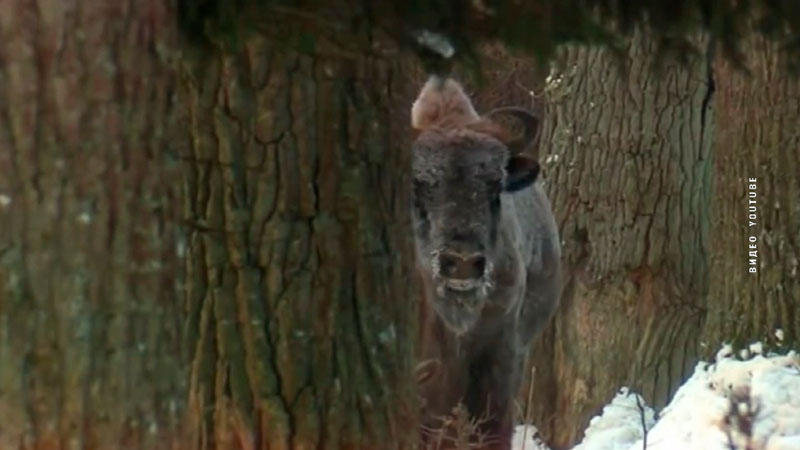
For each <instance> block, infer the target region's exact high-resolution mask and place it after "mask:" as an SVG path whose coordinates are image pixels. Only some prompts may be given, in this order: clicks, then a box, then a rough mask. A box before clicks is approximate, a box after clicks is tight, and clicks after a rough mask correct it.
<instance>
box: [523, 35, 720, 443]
mask: <svg viewBox="0 0 800 450" xmlns="http://www.w3.org/2000/svg"><path fill="white" fill-rule="evenodd" d="M655 52H656V48H655V45H654V44H653V43H652V41H651V40H649V39H648V38H647V36H646V35H645V34H642V33H639V34H637V35H636V36H635V37H634V39H632V40H631V42H630V45H629V47H628V49H627V55H626V57H625V60H624V64H625V65H626V67H625V68H626V69H627V78H625V77H624V76H623V75H622V74H621V73H620V72H619V71H618V70H617V69H616V66H615V61H614V59H612V56H611V54H610V53H609V52H608V51H605V50H601V49H596V48H585V47H582V48H569V49H567V51H566V52H565V54H564V59H563V64H562V67H563V69H562V70H561V74H560V75H556V76H555V77H552V78H551V80H550V82H549V84H548V87H547V91H546V94H547V95H546V96H547V103H548V104H547V113H546V117H545V125H544V132H543V136H542V147H543V148H542V155H541V158H542V160H543V161H544V165H543V168H544V177H545V180H546V186H547V190H548V193H549V195H550V198H551V199H552V202H553V206H554V209H555V211H556V216H557V218H558V221H559V228H560V230H561V234H562V240H563V242H564V249H565V251H564V257H563V262H564V264H565V266H566V267H565V268H566V270H565V273H566V276H565V283H566V284H565V292H564V295H563V297H562V304H561V307H560V310H559V312H558V313H557V316H556V318H555V320H554V322H553V324H552V326H551V327H549V329H548V330H546V331H545V333H544V335H543V336H542V337H541V339H540V340H539V342H538V343H537V345H536V346H535V348H534V349H533V352H532V360H533V361H532V362H533V366H534V367H535V368H536V375H535V386H534V395H533V404H532V405H531V408H532V412H533V414H532V415H531V416H532V420H533V421H534V423H536V424H537V426H539V427H540V428H541V429H542V431H543V433H544V434H545V436H547V437H548V438H549V441H550V442H551V443H552V445H553V446H554V447H555V448H561V447H566V446H569V445H571V444H572V443H574V442H575V441H576V440H579V439H580V438H581V435H582V430H583V429H584V428H585V427H586V425H587V424H588V421H589V419H590V418H591V417H592V416H593V415H594V414H596V413H597V412H599V410H600V408H601V407H602V406H603V405H604V404H605V403H606V402H608V401H609V400H610V399H611V398H612V397H613V395H614V393H615V391H616V390H617V389H619V388H620V387H621V386H626V385H627V386H632V387H633V388H634V389H636V390H638V391H640V392H642V393H643V395H644V397H645V399H646V400H647V401H648V403H649V404H651V405H653V406H656V407H660V406H663V405H664V404H665V403H666V401H667V400H668V399H669V396H670V394H671V393H672V392H673V391H674V389H675V388H676V387H677V386H678V385H679V384H680V383H681V381H682V379H683V378H682V377H683V376H684V375H686V374H687V372H689V371H691V370H692V369H693V367H694V363H695V359H696V357H697V355H698V349H699V334H700V330H701V325H702V323H703V319H704V303H703V302H704V298H705V295H706V293H707V290H708V272H709V268H708V255H709V251H710V241H709V232H708V230H709V219H710V215H709V212H708V211H709V200H710V196H711V184H710V180H711V175H712V171H711V170H712V164H711V158H710V152H711V139H712V129H711V126H710V124H711V111H710V110H709V109H708V102H709V100H710V96H711V91H710V86H709V83H708V82H707V80H708V78H709V72H708V71H709V68H708V65H707V63H706V62H705V61H704V60H702V59H698V60H693V61H691V62H690V64H689V66H688V67H684V68H681V67H677V66H667V67H665V68H664V69H663V72H662V74H661V77H657V76H656V75H655V73H654V72H653V70H652V67H651V66H650V64H651V63H652V61H653V57H654V56H655Z"/></svg>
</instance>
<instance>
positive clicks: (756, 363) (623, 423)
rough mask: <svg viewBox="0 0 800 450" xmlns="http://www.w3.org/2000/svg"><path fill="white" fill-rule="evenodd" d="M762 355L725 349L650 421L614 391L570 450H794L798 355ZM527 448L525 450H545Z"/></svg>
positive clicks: (637, 403) (630, 398)
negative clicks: (582, 437)
mask: <svg viewBox="0 0 800 450" xmlns="http://www.w3.org/2000/svg"><path fill="white" fill-rule="evenodd" d="M762 351H763V347H762V346H761V345H760V344H754V345H751V346H750V348H749V349H748V350H747V351H746V352H745V353H744V354H740V355H738V356H739V357H743V358H748V359H745V360H740V359H737V357H736V356H735V355H733V354H732V353H733V352H732V351H731V349H730V347H729V346H726V347H723V349H722V350H720V352H719V353H718V354H717V360H716V362H715V363H705V362H701V363H698V364H697V366H696V367H695V371H694V374H693V375H692V377H691V378H690V379H689V380H687V381H686V383H684V384H683V386H681V388H680V389H678V391H677V392H676V393H675V396H674V397H673V399H672V401H671V402H670V404H669V405H667V407H666V408H664V410H662V411H661V412H660V414H659V418H658V419H657V420H656V419H654V414H653V411H652V410H651V409H650V408H648V407H646V406H645V405H644V402H643V401H642V400H641V398H640V397H639V396H638V395H636V394H633V393H630V392H628V390H627V389H624V388H623V389H621V390H620V392H619V393H618V394H617V396H616V397H615V398H614V399H613V400H612V401H611V403H609V404H608V405H607V406H606V407H605V408H603V411H602V413H601V415H599V416H597V417H595V418H594V419H592V421H591V423H590V425H589V428H588V429H587V430H586V432H585V437H584V440H583V442H582V443H581V444H580V445H578V446H576V447H575V448H574V449H573V450H643V449H646V450H731V449H736V450H800V355H798V354H797V353H795V352H790V353H789V354H787V355H783V356H780V355H774V354H770V355H762V354H761V352H762ZM752 355H754V356H752ZM751 356H752V357H751ZM643 422H644V424H645V427H643V426H642V423H643ZM524 429H525V428H524V427H522V426H520V427H517V430H516V431H517V434H516V435H515V437H514V444H515V445H514V450H522V446H521V443H522V436H521V435H520V434H521V432H522V431H523V430H524ZM645 429H646V430H647V432H646V433H645ZM533 430H534V433H531V432H530V430H529V431H528V433H529V434H535V428H533ZM528 441H529V443H528V444H526V447H525V450H546V449H547V447H546V446H544V445H542V446H539V447H531V445H530V438H528ZM645 442H646V447H645Z"/></svg>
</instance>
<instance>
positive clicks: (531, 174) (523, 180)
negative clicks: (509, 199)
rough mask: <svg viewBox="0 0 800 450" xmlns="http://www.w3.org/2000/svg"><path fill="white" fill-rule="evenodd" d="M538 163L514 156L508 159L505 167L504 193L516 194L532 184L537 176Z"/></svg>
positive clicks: (521, 156) (528, 158) (527, 157)
mask: <svg viewBox="0 0 800 450" xmlns="http://www.w3.org/2000/svg"><path fill="white" fill-rule="evenodd" d="M539 170H540V167H539V162H538V161H536V160H535V159H533V158H531V157H529V156H524V155H514V156H512V157H510V158H509V159H508V164H507V165H506V185H505V191H506V192H516V191H519V190H522V189H525V188H526V187H528V186H530V185H532V184H533V182H534V181H536V178H537V177H538V176H539Z"/></svg>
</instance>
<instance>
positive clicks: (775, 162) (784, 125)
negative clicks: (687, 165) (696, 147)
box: [704, 37, 800, 352]
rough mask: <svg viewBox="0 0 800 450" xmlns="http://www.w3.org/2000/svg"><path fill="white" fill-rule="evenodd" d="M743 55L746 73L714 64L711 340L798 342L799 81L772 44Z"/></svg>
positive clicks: (758, 42)
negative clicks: (751, 195) (714, 120)
mask: <svg viewBox="0 0 800 450" xmlns="http://www.w3.org/2000/svg"><path fill="white" fill-rule="evenodd" d="M745 54H746V55H747V60H746V61H744V63H745V65H746V66H747V67H748V69H749V70H750V74H749V75H748V74H746V73H744V72H742V71H739V70H736V69H735V68H734V67H731V65H730V64H728V63H725V62H723V61H719V62H717V64H716V66H715V78H716V81H717V82H716V85H717V93H716V94H715V96H716V100H715V102H714V107H715V109H716V110H717V111H716V113H715V115H716V117H717V131H716V135H715V143H714V151H715V154H714V158H715V162H714V165H715V188H714V202H713V206H714V208H713V217H714V226H713V228H712V235H713V239H712V249H713V251H712V270H711V284H712V286H714V289H713V292H712V294H711V296H710V298H709V302H708V304H709V314H708V324H707V330H706V337H705V339H704V340H705V341H707V342H709V343H715V344H719V343H720V342H722V341H728V342H731V341H732V342H733V343H734V344H736V346H747V345H748V344H750V343H751V342H754V341H759V340H760V341H762V342H764V343H766V344H768V345H769V346H770V347H772V348H775V349H779V348H781V347H783V348H792V347H793V348H798V346H800V277H798V261H799V259H798V258H800V207H798V200H797V199H798V198H800V181H798V180H800V178H798V173H800V135H798V131H797V124H798V123H800V82H798V81H797V77H796V76H795V75H792V74H790V73H789V72H788V71H787V69H786V67H785V66H784V63H785V59H784V56H782V55H781V54H780V53H779V51H778V49H777V48H776V46H775V45H774V44H770V43H768V42H766V41H764V40H763V39H760V38H755V37H753V38H750V39H749V40H748V42H747V45H746V47H745ZM751 178H752V179H755V181H751ZM751 185H755V186H754V187H755V189H750V187H751ZM750 192H753V193H754V196H753V197H750V194H749V193H750ZM751 199H752V200H753V203H750V202H749V201H750V200H751ZM751 206H754V207H755V208H754V209H753V210H750V207H751ZM750 214H754V215H755V216H754V217H755V218H754V219H751V218H750V217H749V216H750ZM751 221H752V222H753V223H754V224H753V225H752V226H751V225H750V222H751ZM751 239H754V240H755V242H751ZM751 244H753V246H754V248H751V247H750V245H751ZM750 252H755V253H754V254H752V255H751V254H750ZM751 259H752V260H754V262H755V264H754V265H751V264H750V260H751ZM751 267H752V268H754V269H755V270H756V272H755V273H752V272H750V269H751ZM779 329H780V330H781V331H782V333H783V334H782V336H783V338H782V339H779V336H780V333H778V335H776V330H779ZM708 351H710V352H713V351H716V348H708Z"/></svg>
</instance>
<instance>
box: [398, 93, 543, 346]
mask: <svg viewBox="0 0 800 450" xmlns="http://www.w3.org/2000/svg"><path fill="white" fill-rule="evenodd" d="M501 112H504V113H510V115H512V116H515V117H517V118H518V119H520V120H521V122H522V123H523V124H524V125H525V132H524V133H523V136H522V137H521V138H519V139H510V138H509V136H508V132H507V130H506V129H504V128H503V127H502V126H501V125H500V124H498V123H495V122H492V121H490V120H489V119H488V118H481V117H480V116H478V114H477V113H476V112H475V110H474V108H473V106H472V104H471V102H470V100H469V98H468V97H467V96H466V94H465V93H464V91H463V89H462V88H461V86H460V85H459V84H458V83H456V82H455V81H453V80H449V79H448V80H443V79H440V78H431V79H430V80H429V81H428V82H427V83H426V84H425V86H424V87H423V89H422V91H421V92H420V94H419V97H418V98H417V100H416V102H415V103H414V106H413V107H412V111H411V121H412V125H413V126H414V128H416V129H418V130H420V131H421V133H420V135H419V136H418V137H417V139H416V140H415V141H414V144H413V157H412V173H413V182H414V185H413V192H412V197H413V207H412V220H413V226H414V240H415V244H416V251H417V262H418V265H419V266H420V268H421V270H422V271H423V276H424V277H425V279H426V280H427V281H428V285H429V287H430V288H431V291H432V292H431V293H430V294H431V296H432V297H433V298H432V306H433V308H434V309H435V311H436V312H437V314H438V315H439V316H440V317H441V318H442V319H443V320H444V322H445V323H446V324H447V326H448V327H449V328H451V329H452V330H454V331H456V332H458V333H464V332H466V331H468V330H470V329H471V328H472V326H473V325H474V324H475V323H476V322H477V319H478V317H480V314H481V311H482V309H483V306H484V303H485V302H486V299H487V297H488V296H489V294H490V293H491V292H492V290H493V289H494V287H495V276H494V275H495V271H494V268H495V265H496V263H497V262H498V257H499V251H500V249H499V245H498V235H499V231H500V224H501V218H502V214H503V211H501V209H502V202H501V194H503V193H504V192H514V191H517V190H520V189H524V188H526V187H528V186H530V185H531V184H532V183H533V182H534V181H535V180H536V177H537V175H538V173H539V165H538V164H537V163H536V161H535V160H533V159H531V158H529V157H526V156H522V155H520V154H519V152H520V150H521V149H522V148H524V147H525V146H526V145H527V144H528V143H530V141H531V140H533V137H534V136H535V131H536V127H537V125H538V121H537V120H536V118H535V117H534V116H532V115H531V114H530V113H528V112H527V111H524V110H521V109H516V108H501V109H498V110H495V111H493V112H492V113H489V114H488V115H487V117H488V116H491V115H492V114H493V113H501Z"/></svg>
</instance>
